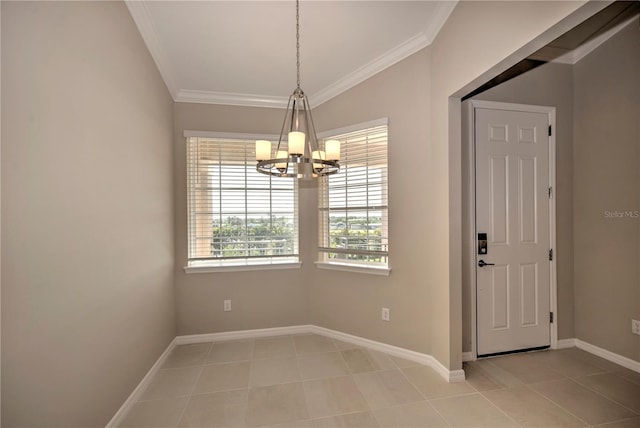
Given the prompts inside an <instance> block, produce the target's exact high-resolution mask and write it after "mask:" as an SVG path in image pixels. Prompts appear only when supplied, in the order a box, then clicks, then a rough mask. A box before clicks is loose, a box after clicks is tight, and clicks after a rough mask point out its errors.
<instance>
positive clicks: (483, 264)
mask: <svg viewBox="0 0 640 428" xmlns="http://www.w3.org/2000/svg"><path fill="white" fill-rule="evenodd" d="M495 265H496V264H495V263H486V262H485V261H484V260H478V266H480V267H485V266H495Z"/></svg>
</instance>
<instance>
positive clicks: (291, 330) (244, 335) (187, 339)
mask: <svg viewBox="0 0 640 428" xmlns="http://www.w3.org/2000/svg"><path fill="white" fill-rule="evenodd" d="M311 327H313V326H311V325H294V326H291V327H274V328H260V329H256V330H238V331H225V332H222V333H208V334H191V335H187V336H177V337H176V345H189V344H191V343H205V342H223V341H225V340H241V339H255V338H258V337H271V336H283V335H285V334H306V333H311Z"/></svg>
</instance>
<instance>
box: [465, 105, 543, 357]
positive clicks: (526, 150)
mask: <svg viewBox="0 0 640 428" xmlns="http://www.w3.org/2000/svg"><path fill="white" fill-rule="evenodd" d="M474 112H475V143H476V232H477V233H478V234H481V233H484V234H486V240H487V246H486V250H483V249H481V248H480V246H479V245H478V249H477V251H476V287H477V288H476V304H477V307H476V313H477V321H476V326H477V354H478V355H479V356H482V355H490V354H496V353H500V352H508V351H516V350H523V349H530V348H539V347H544V346H549V345H550V319H549V318H550V311H549V308H550V300H549V296H550V281H551V279H550V268H551V262H550V261H549V259H550V233H549V230H550V229H549V228H550V213H549V197H550V188H549V132H548V130H549V129H550V128H549V115H548V113H544V112H531V111H512V110H501V109H490V108H476V109H474ZM479 236H480V237H483V236H482V235H479ZM485 263H486V264H485Z"/></svg>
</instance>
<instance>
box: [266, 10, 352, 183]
mask: <svg viewBox="0 0 640 428" xmlns="http://www.w3.org/2000/svg"><path fill="white" fill-rule="evenodd" d="M296 72H297V85H296V88H295V89H294V91H293V93H292V94H291V96H290V97H289V102H288V103H287V110H286V112H285V115H284V121H283V122H282V129H281V131H280V138H279V139H278V144H277V146H276V147H275V150H273V151H272V148H271V142H270V141H266V140H258V141H256V161H257V162H258V163H257V165H256V169H257V170H258V172H261V173H263V174H267V175H273V176H277V177H293V178H317V177H322V176H325V175H331V174H335V173H337V172H338V171H339V170H340V164H339V160H340V142H339V141H337V140H327V141H325V142H324V144H323V147H320V145H319V144H318V137H317V135H316V129H315V125H314V124H313V118H312V117H311V106H310V105H309V98H307V96H306V95H305V94H304V92H303V91H302V89H301V88H300V1H299V0H296ZM285 140H286V144H285Z"/></svg>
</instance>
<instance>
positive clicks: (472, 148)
mask: <svg viewBox="0 0 640 428" xmlns="http://www.w3.org/2000/svg"><path fill="white" fill-rule="evenodd" d="M467 108H468V120H467V123H466V124H465V126H466V127H467V129H468V141H467V144H468V149H469V151H468V153H469V164H468V165H467V167H468V168H469V172H470V173H469V181H468V183H467V185H468V186H469V192H468V194H469V199H468V200H467V204H468V207H469V213H468V214H469V215H468V218H469V223H470V224H469V225H468V226H469V231H470V234H471V236H469V237H468V238H469V245H468V248H466V249H463V251H466V252H467V254H468V259H469V261H468V264H467V267H466V268H467V269H470V270H469V272H470V273H471V274H470V275H469V278H470V281H471V283H470V289H471V293H470V294H471V295H470V298H471V301H470V302H469V308H470V309H471V314H470V321H471V355H470V356H469V357H467V358H466V359H465V360H471V361H474V360H476V359H477V358H478V348H477V340H478V330H477V306H476V305H477V298H476V287H477V278H476V274H475V272H476V247H477V244H476V240H477V231H476V145H475V110H476V109H479V108H486V109H493V110H511V111H514V110H515V111H524V112H531V113H546V114H547V115H548V117H549V124H550V125H551V129H552V132H551V135H550V136H549V186H551V188H552V194H551V198H550V199H549V235H550V236H549V243H550V246H551V249H553V260H552V261H551V266H550V269H549V275H550V278H549V299H550V302H549V308H550V311H551V312H553V314H554V318H553V322H552V323H551V324H550V325H549V329H550V332H549V333H550V334H549V337H550V345H551V349H557V347H558V299H557V292H558V290H557V279H558V278H557V269H556V267H557V263H558V251H557V250H556V248H557V247H556V194H557V192H556V134H557V128H556V108H555V107H549V106H537V105H528V104H514V103H503V102H496V101H483V100H473V99H471V100H469V103H468V107H467Z"/></svg>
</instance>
